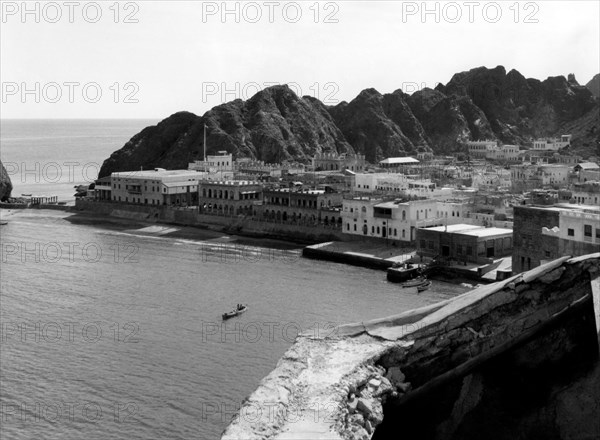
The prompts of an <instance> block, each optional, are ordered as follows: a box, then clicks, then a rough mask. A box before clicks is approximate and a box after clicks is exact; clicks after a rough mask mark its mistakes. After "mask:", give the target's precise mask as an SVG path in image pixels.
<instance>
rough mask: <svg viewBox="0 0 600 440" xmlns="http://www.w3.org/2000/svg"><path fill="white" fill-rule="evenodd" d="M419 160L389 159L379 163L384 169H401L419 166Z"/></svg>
mask: <svg viewBox="0 0 600 440" xmlns="http://www.w3.org/2000/svg"><path fill="white" fill-rule="evenodd" d="M418 163H419V160H418V159H415V158H414V157H388V158H387V159H384V160H382V161H380V162H379V166H381V167H382V168H391V169H401V168H405V167H407V166H411V165H417V164H418Z"/></svg>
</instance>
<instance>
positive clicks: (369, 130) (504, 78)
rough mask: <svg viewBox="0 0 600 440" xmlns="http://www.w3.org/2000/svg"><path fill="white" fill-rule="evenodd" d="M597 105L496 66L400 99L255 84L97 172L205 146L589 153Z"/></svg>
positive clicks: (177, 120)
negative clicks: (328, 99) (509, 147)
mask: <svg viewBox="0 0 600 440" xmlns="http://www.w3.org/2000/svg"><path fill="white" fill-rule="evenodd" d="M599 106H600V104H599V101H598V100H597V99H596V98H595V97H594V96H593V95H592V92H590V90H589V89H588V88H586V87H583V86H580V85H579V84H578V83H577V81H576V79H575V77H574V76H573V75H569V77H568V78H565V77H563V76H558V77H552V78H548V79H546V80H544V81H539V80H537V79H531V78H529V79H526V78H525V77H523V76H522V75H521V74H520V73H519V72H517V71H516V70H511V71H510V72H508V73H506V70H505V69H504V67H502V66H498V67H496V68H494V69H487V68H485V67H479V68H476V69H472V70H470V71H468V72H462V73H457V74H456V75H454V76H453V77H452V79H451V80H450V81H449V82H448V84H446V85H441V84H440V85H439V86H438V87H436V89H435V90H431V89H424V90H420V91H417V92H415V93H413V94H412V95H410V96H408V95H406V94H404V93H403V92H402V91H400V90H397V91H395V92H394V93H389V94H384V95H382V94H380V93H379V92H378V91H377V90H375V89H366V90H363V91H362V92H361V93H360V94H359V95H358V96H357V97H356V98H355V99H353V100H352V101H350V102H342V103H340V104H338V105H336V106H332V107H326V106H324V105H323V104H322V103H321V102H320V101H319V100H317V99H315V98H311V97H307V96H305V97H298V96H296V94H295V93H294V92H293V91H292V90H290V88H288V87H287V86H273V87H269V88H267V89H264V90H262V91H260V92H258V93H257V94H256V95H254V96H253V97H252V98H250V99H249V100H247V101H242V100H239V99H238V100H235V101H232V102H228V103H225V104H222V105H219V106H217V107H215V108H213V109H211V110H210V111H208V112H207V113H205V114H204V115H203V116H202V117H200V116H197V115H194V114H192V113H188V112H180V113H176V114H174V115H171V116H170V117H168V118H166V119H165V120H163V121H161V122H160V123H159V124H158V125H156V126H153V127H147V128H145V129H144V130H142V131H141V132H140V133H138V134H136V135H135V136H134V137H133V138H131V140H130V141H129V142H127V143H126V144H125V146H124V147H123V148H121V149H120V150H118V151H116V152H115V153H113V154H112V155H111V156H110V158H108V159H107V160H106V161H105V162H104V164H103V166H102V168H101V170H100V174H99V175H100V177H104V176H107V175H109V174H110V173H111V172H113V171H127V170H139V169H140V168H144V169H148V168H155V167H161V168H186V167H187V164H188V163H189V162H192V161H193V160H196V159H201V158H202V157H203V151H204V143H203V127H204V124H206V126H207V127H208V130H207V131H208V139H207V152H208V153H214V152H216V151H223V150H224V151H228V152H230V153H232V154H233V155H234V157H236V158H238V157H249V158H253V159H258V160H263V161H265V162H282V161H286V160H290V161H301V162H306V163H308V162H309V161H310V159H311V158H312V156H313V155H314V154H315V153H322V152H337V153H349V152H359V153H362V154H364V155H365V156H366V158H367V160H368V161H370V162H373V163H376V162H377V161H379V160H381V159H384V158H385V157H390V156H403V155H414V154H416V152H417V151H433V152H435V153H441V154H444V153H449V152H454V151H457V150H459V149H461V148H462V146H463V142H464V141H466V140H469V139H472V140H476V139H499V140H500V141H502V142H504V143H510V144H527V143H528V142H530V141H531V140H532V139H533V138H537V137H543V136H552V135H560V134H567V133H571V134H573V140H572V143H573V147H574V149H575V151H576V152H577V153H579V154H581V155H583V156H584V157H585V158H587V157H589V156H590V155H595V154H596V150H595V149H596V148H597V145H598V143H597V140H598V120H597V118H596V119H594V115H596V114H597V113H598V108H599ZM569 130H572V131H569Z"/></svg>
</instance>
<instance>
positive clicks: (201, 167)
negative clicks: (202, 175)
mask: <svg viewBox="0 0 600 440" xmlns="http://www.w3.org/2000/svg"><path fill="white" fill-rule="evenodd" d="M188 169H189V170H194V171H205V172H210V173H218V172H222V171H229V172H233V155H231V154H227V151H219V152H218V154H217V155H208V156H206V160H197V161H195V162H192V163H190V164H189V165H188Z"/></svg>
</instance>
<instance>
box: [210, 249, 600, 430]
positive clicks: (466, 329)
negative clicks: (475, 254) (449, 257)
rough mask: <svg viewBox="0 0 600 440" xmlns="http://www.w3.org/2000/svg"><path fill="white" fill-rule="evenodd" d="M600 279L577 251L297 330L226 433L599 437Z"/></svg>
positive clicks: (599, 256) (593, 258) (598, 265)
mask: <svg viewBox="0 0 600 440" xmlns="http://www.w3.org/2000/svg"><path fill="white" fill-rule="evenodd" d="M599 276H600V253H596V254H591V255H586V256H582V257H577V258H571V257H569V256H566V257H562V258H559V259H556V260H554V261H551V262H548V263H546V264H544V265H542V266H539V267H537V268H535V269H533V270H530V271H528V272H524V273H521V274H518V275H514V276H511V277H509V278H507V279H505V280H503V281H499V282H496V283H493V284H488V285H484V286H481V287H479V288H476V289H474V290H472V291H469V292H467V293H465V294H463V295H460V296H458V297H455V298H452V299H450V300H446V301H443V302H439V303H437V304H432V305H429V306H426V307H423V308H419V309H415V310H411V311H407V312H404V313H400V314H397V315H392V316H388V317H385V318H381V319H377V320H372V321H364V322H357V323H352V324H347V325H342V326H340V327H338V328H337V329H336V331H335V332H334V333H333V334H328V335H315V334H313V333H310V334H308V333H307V334H302V335H299V336H298V338H297V340H296V341H295V343H294V344H293V345H292V346H291V347H290V348H289V349H288V350H287V352H286V353H285V354H284V355H283V357H282V358H281V360H280V361H279V362H278V364H277V366H276V368H275V369H274V370H273V371H272V372H271V373H270V374H269V375H268V376H267V377H265V378H264V379H263V380H262V381H261V382H260V384H259V386H258V388H257V389H256V391H254V392H253V393H252V394H251V395H250V396H249V397H248V398H247V399H245V400H244V403H243V405H242V406H241V409H240V412H239V414H238V415H237V416H236V417H234V419H233V420H232V422H231V423H230V424H229V426H228V427H227V428H226V429H225V431H224V432H223V434H222V439H223V440H233V439H238V440H240V439H244V440H271V439H273V440H274V439H277V440H283V439H288V440H289V439H315V440H317V439H321V440H323V439H327V440H342V439H372V438H373V439H383V438H419V439H459V438H460V439H467V440H470V439H473V440H475V439H481V438H494V439H513V438H523V439H525V438H539V436H540V435H543V436H544V438H558V439H573V438H578V439H584V438H589V439H591V438H600V418H599V417H598V414H600V385H599V384H600V363H599V360H598V352H599V345H600V278H599ZM540 433H543V434H540Z"/></svg>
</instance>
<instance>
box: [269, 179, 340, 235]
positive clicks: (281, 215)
mask: <svg viewBox="0 0 600 440" xmlns="http://www.w3.org/2000/svg"><path fill="white" fill-rule="evenodd" d="M341 207H342V194H341V193H338V192H334V191H330V190H327V189H304V188H279V189H264V190H263V204H262V206H260V207H258V208H257V211H258V212H257V216H258V217H261V218H264V219H268V220H275V221H281V222H288V223H301V224H315V225H318V224H326V225H336V226H339V225H341V216H340V211H341Z"/></svg>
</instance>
